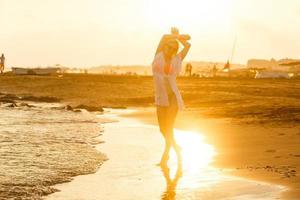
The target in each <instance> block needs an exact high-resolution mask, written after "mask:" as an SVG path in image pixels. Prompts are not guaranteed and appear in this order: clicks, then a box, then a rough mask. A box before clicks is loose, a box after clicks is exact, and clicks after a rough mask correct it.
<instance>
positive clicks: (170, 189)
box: [161, 164, 182, 200]
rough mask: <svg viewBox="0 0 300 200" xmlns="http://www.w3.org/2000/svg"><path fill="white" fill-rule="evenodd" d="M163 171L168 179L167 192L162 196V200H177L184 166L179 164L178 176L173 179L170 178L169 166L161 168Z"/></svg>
mask: <svg viewBox="0 0 300 200" xmlns="http://www.w3.org/2000/svg"><path fill="white" fill-rule="evenodd" d="M161 171H162V172H163V175H164V177H165V179H166V190H165V191H164V193H163V194H162V195H161V200H175V199H176V186H177V183H178V181H179V179H180V178H181V177H182V165H181V164H177V169H176V174H175V176H174V177H173V179H172V178H171V176H170V168H169V167H168V166H167V165H165V166H161Z"/></svg>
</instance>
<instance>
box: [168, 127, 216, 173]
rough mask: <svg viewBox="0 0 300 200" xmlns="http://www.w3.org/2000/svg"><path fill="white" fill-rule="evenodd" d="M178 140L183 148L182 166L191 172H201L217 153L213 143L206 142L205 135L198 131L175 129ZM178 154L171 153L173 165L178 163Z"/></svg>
mask: <svg viewBox="0 0 300 200" xmlns="http://www.w3.org/2000/svg"><path fill="white" fill-rule="evenodd" d="M174 136H175V139H176V142H177V143H178V144H179V145H180V146H181V148H182V168H183V170H185V171H188V172H189V173H194V172H197V173H198V172H199V169H203V168H206V167H208V166H209V164H210V163H211V162H212V161H213V157H214V155H215V154H216V152H215V149H214V147H213V146H212V145H209V144H206V143H205V141H204V139H205V137H204V136H203V135H201V134H199V133H197V132H192V131H182V130H175V132H174ZM176 162H177V160H176V154H175V152H174V151H171V153H170V163H171V166H172V165H174V164H176Z"/></svg>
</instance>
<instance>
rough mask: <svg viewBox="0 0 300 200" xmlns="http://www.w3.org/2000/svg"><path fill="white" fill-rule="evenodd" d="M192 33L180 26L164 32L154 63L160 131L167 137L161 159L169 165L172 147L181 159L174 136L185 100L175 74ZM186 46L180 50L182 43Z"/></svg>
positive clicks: (186, 51) (185, 52) (184, 54)
mask: <svg viewBox="0 0 300 200" xmlns="http://www.w3.org/2000/svg"><path fill="white" fill-rule="evenodd" d="M189 39H190V36H189V35H180V34H179V31H178V29H177V28H172V29H171V34H167V35H164V36H163V37H162V39H161V41H160V43H159V45H158V47H157V50H156V53H155V57H154V60H153V63H152V71H153V78H154V85H155V105H156V108H157V109H156V110H157V119H158V123H159V128H160V132H161V133H162V135H163V136H164V139H165V150H164V152H163V155H162V157H161V160H160V163H159V164H160V165H161V166H166V165H167V162H168V160H169V152H170V149H171V147H173V148H174V150H175V152H176V155H177V160H178V163H181V148H180V147H179V145H178V144H177V143H176V141H175V139H174V132H173V129H174V123H175V119H176V115H177V112H178V109H179V110H181V109H183V100H182V97H181V95H180V92H179V90H178V88H177V85H176V76H177V75H178V74H179V73H180V71H181V65H182V61H183V59H184V58H185V56H186V55H187V53H188V51H189V49H190V46H191V45H190V44H189V43H188V42H187V40H189ZM178 41H179V42H180V43H181V44H182V45H183V46H184V48H183V50H182V51H181V52H179V53H178V48H179V43H178Z"/></svg>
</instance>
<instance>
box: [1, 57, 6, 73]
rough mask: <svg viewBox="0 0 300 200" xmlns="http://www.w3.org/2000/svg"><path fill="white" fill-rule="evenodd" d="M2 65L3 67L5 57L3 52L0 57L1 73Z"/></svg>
mask: <svg viewBox="0 0 300 200" xmlns="http://www.w3.org/2000/svg"><path fill="white" fill-rule="evenodd" d="M4 67H5V57H4V54H2V55H1V57H0V71H1V74H3V71H4Z"/></svg>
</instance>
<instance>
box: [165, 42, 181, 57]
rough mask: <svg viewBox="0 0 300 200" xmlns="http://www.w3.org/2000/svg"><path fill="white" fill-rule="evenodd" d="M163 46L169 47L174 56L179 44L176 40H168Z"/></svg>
mask: <svg viewBox="0 0 300 200" xmlns="http://www.w3.org/2000/svg"><path fill="white" fill-rule="evenodd" d="M165 46H169V47H171V48H173V50H174V53H175V54H176V53H177V52H178V49H179V43H178V41H177V40H176V39H170V40H168V41H167V42H166V44H165Z"/></svg>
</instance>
